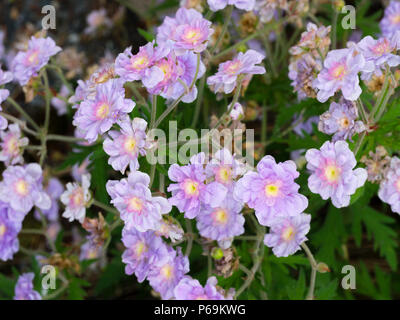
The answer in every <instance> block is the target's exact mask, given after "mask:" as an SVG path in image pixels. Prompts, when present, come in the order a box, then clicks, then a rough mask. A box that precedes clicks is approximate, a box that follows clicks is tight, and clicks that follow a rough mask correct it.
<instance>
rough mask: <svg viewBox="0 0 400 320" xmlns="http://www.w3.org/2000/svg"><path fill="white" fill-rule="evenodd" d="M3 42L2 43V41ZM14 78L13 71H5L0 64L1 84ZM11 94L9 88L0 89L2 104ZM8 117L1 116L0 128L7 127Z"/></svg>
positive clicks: (0, 101)
mask: <svg viewBox="0 0 400 320" xmlns="http://www.w3.org/2000/svg"><path fill="white" fill-rule="evenodd" d="M0 44H1V43H0ZM12 80H13V75H12V73H11V72H8V71H3V70H2V69H1V65H0V86H2V85H4V84H6V83H8V82H11V81H12ZM9 95H10V91H8V90H7V89H0V105H1V104H2V103H3V101H5V100H6V99H7V98H8V96H9ZM2 110H3V109H2V108H1V106H0V111H2ZM7 124H8V122H7V119H6V118H4V117H3V116H0V130H4V129H6V128H7Z"/></svg>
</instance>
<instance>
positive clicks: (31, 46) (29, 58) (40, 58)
mask: <svg viewBox="0 0 400 320" xmlns="http://www.w3.org/2000/svg"><path fill="white" fill-rule="evenodd" d="M60 51H61V48H60V47H57V46H56V44H55V42H54V41H53V39H51V38H49V37H47V38H35V37H34V36H32V37H31V39H30V40H29V42H28V49H27V50H26V51H20V52H18V53H17V55H16V56H15V58H14V60H13V61H12V63H11V71H12V73H13V75H14V78H15V80H17V81H18V82H19V84H20V85H21V86H24V85H26V84H27V83H28V81H29V79H30V78H32V77H36V76H37V75H38V72H39V70H40V69H42V68H43V67H44V66H45V65H46V64H47V63H48V62H49V60H50V57H52V56H54V55H55V54H57V53H58V52H60Z"/></svg>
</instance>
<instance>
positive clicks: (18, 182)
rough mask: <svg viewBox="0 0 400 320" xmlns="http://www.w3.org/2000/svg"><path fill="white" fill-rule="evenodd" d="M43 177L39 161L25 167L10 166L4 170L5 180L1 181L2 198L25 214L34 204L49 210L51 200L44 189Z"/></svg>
mask: <svg viewBox="0 0 400 320" xmlns="http://www.w3.org/2000/svg"><path fill="white" fill-rule="evenodd" d="M42 179H43V172H42V168H41V167H40V166H39V165H38V164H37V163H30V164H28V165H26V166H23V167H22V166H9V167H7V168H6V170H5V171H4V172H3V181H2V182H0V200H1V201H4V202H6V203H9V204H10V206H11V208H12V209H13V210H15V211H19V212H21V213H24V214H26V213H28V212H29V211H30V210H31V209H32V208H33V206H36V207H38V208H39V209H42V210H48V209H50V206H51V200H50V197H49V195H48V194H47V193H46V192H45V191H44V190H43V185H42Z"/></svg>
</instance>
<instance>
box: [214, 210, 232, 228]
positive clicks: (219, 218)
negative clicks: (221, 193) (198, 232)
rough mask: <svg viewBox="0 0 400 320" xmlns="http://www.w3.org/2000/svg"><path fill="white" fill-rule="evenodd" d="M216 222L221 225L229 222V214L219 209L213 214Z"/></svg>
mask: <svg viewBox="0 0 400 320" xmlns="http://www.w3.org/2000/svg"><path fill="white" fill-rule="evenodd" d="M213 216H214V220H215V221H216V222H218V223H220V224H225V223H226V222H227V221H228V213H227V212H226V210H224V209H217V210H215V211H214V212H213Z"/></svg>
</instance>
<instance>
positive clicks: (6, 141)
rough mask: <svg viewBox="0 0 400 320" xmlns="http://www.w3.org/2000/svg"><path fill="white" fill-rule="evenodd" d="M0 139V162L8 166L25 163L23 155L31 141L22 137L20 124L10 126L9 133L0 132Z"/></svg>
mask: <svg viewBox="0 0 400 320" xmlns="http://www.w3.org/2000/svg"><path fill="white" fill-rule="evenodd" d="M0 138H1V142H0V148H1V149H0V161H3V162H4V163H5V165H6V166H9V165H16V164H22V163H24V158H23V157H22V154H23V152H24V147H26V146H27V145H28V143H29V139H28V138H26V137H21V130H20V128H19V126H18V124H16V123H13V124H10V125H9V126H8V130H7V131H0Z"/></svg>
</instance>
